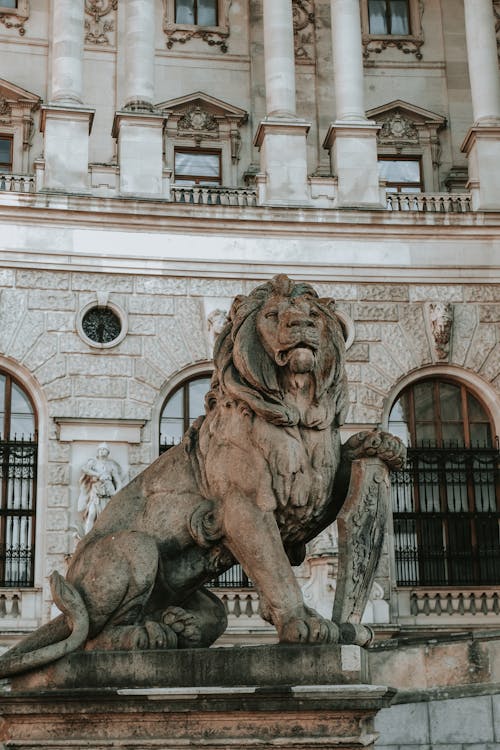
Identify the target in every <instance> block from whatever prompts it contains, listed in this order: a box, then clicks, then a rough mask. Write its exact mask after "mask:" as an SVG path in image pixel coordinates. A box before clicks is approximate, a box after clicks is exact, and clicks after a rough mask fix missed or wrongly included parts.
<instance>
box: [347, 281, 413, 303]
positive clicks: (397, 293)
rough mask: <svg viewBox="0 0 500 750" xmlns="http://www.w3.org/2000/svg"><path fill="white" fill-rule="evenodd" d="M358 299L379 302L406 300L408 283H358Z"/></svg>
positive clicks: (407, 297)
mask: <svg viewBox="0 0 500 750" xmlns="http://www.w3.org/2000/svg"><path fill="white" fill-rule="evenodd" d="M358 296H359V299H360V300H366V301H371V300H373V301H380V302H406V301H408V299H409V290H408V284H360V285H359V287H358Z"/></svg>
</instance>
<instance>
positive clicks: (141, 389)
mask: <svg viewBox="0 0 500 750" xmlns="http://www.w3.org/2000/svg"><path fill="white" fill-rule="evenodd" d="M128 396H129V398H132V399H134V400H135V401H144V403H146V404H153V403H154V402H155V401H156V399H157V398H158V391H156V390H155V389H154V388H150V387H149V385H146V383H139V382H138V381H137V380H130V381H129V383H128Z"/></svg>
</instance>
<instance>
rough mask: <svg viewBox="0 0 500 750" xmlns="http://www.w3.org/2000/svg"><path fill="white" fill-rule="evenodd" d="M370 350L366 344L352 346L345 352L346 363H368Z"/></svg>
mask: <svg viewBox="0 0 500 750" xmlns="http://www.w3.org/2000/svg"><path fill="white" fill-rule="evenodd" d="M369 359H370V349H369V347H368V344H353V345H352V346H351V347H350V348H349V350H348V352H347V361H348V362H368V361H369Z"/></svg>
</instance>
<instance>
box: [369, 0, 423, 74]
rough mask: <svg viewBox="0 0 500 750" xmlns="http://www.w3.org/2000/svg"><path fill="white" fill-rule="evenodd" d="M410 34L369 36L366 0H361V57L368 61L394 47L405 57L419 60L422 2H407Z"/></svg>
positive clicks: (421, 36) (420, 54) (421, 42)
mask: <svg viewBox="0 0 500 750" xmlns="http://www.w3.org/2000/svg"><path fill="white" fill-rule="evenodd" d="M409 13H410V17H409V21H410V33H409V34H407V35H404V36H402V35H401V36H400V35H398V34H371V33H370V18H369V12H368V0H361V23H362V29H363V39H362V42H363V57H364V59H365V60H366V61H368V60H370V56H371V55H372V54H376V55H379V54H380V53H381V52H383V51H384V50H386V49H387V48H388V47H395V48H396V49H398V50H400V51H401V52H403V54H405V55H410V54H412V55H415V57H416V58H417V60H421V59H422V57H423V55H422V52H421V47H422V45H423V44H424V35H423V30H422V16H423V14H424V0H409Z"/></svg>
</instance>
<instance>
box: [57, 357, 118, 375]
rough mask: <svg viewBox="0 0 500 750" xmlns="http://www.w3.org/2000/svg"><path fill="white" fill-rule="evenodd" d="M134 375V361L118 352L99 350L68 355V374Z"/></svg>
mask: <svg viewBox="0 0 500 750" xmlns="http://www.w3.org/2000/svg"><path fill="white" fill-rule="evenodd" d="M82 372H85V373H87V374H88V375H128V376H130V375H132V362H131V360H130V359H128V358H127V357H120V356H119V355H117V354H112V353H106V354H105V353H104V352H99V354H98V355H97V356H95V355H94V354H88V355H80V354H75V355H73V356H72V357H68V374H69V375H80V374H81V373H82Z"/></svg>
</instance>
